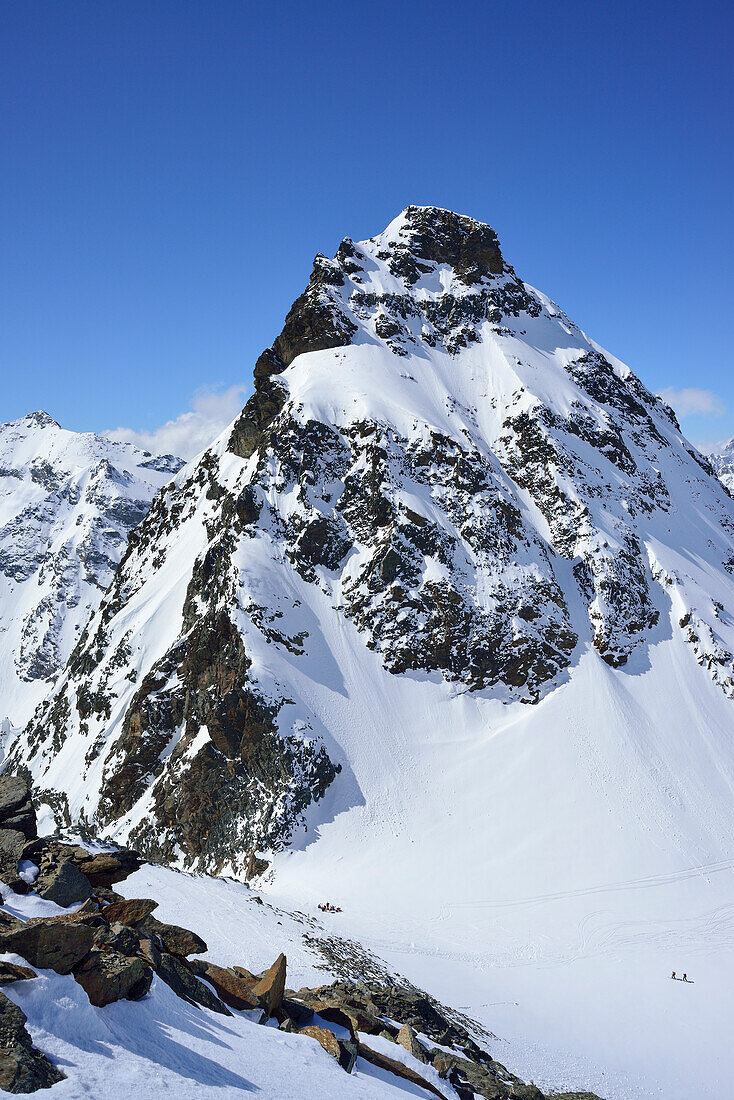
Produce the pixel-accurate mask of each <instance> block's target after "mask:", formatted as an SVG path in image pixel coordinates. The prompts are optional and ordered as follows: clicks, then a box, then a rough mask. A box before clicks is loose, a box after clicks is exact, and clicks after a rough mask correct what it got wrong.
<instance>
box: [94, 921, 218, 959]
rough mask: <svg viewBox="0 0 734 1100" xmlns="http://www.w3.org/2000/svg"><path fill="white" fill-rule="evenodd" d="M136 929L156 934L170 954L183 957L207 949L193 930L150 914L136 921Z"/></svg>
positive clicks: (201, 952)
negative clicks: (157, 918)
mask: <svg viewBox="0 0 734 1100" xmlns="http://www.w3.org/2000/svg"><path fill="white" fill-rule="evenodd" d="M105 916H107V912H105ZM137 930H138V932H141V933H142V932H146V933H148V935H154V936H157V937H158V939H159V940H160V941H161V943H162V944H163V947H164V948H165V950H166V951H168V952H170V954H171V955H181V956H182V957H183V958H185V957H186V956H187V955H203V954H204V952H205V951H206V950H207V946H206V943H205V942H204V940H203V939H202V938H201V936H197V935H196V933H195V932H189V930H188V928H181V927H180V926H179V925H178V924H164V922H163V921H160V920H156V918H155V917H152V916H150V915H149V916H147V917H145V918H144V920H142V921H140V922H139V923H138V925H137Z"/></svg>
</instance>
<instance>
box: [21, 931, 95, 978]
mask: <svg viewBox="0 0 734 1100" xmlns="http://www.w3.org/2000/svg"><path fill="white" fill-rule="evenodd" d="M93 943H94V932H93V930H92V929H91V928H90V927H89V926H88V925H86V924H82V923H81V922H80V921H74V922H68V923H67V922H62V921H59V920H54V919H53V918H48V919H43V918H42V919H40V920H37V921H35V922H31V921H28V922H27V924H24V925H23V927H22V928H18V929H16V930H15V931H12V932H0V951H14V952H15V953H16V954H17V955H21V956H22V957H23V958H24V959H27V960H28V962H29V963H30V964H31V966H35V967H40V968H41V969H44V970H55V971H56V973H57V974H71V972H72V970H73V969H74V967H75V966H78V965H79V963H80V962H81V961H82V959H84V958H86V956H87V955H88V954H89V952H90V951H91V949H92V944H93Z"/></svg>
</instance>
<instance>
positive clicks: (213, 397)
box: [103, 386, 248, 459]
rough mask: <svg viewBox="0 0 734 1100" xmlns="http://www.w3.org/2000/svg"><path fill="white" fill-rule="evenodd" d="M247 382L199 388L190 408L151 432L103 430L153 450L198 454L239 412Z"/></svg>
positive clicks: (187, 456) (185, 454)
mask: <svg viewBox="0 0 734 1100" xmlns="http://www.w3.org/2000/svg"><path fill="white" fill-rule="evenodd" d="M247 395H248V390H247V387H246V386H230V387H229V389H227V390H219V391H217V390H199V391H198V392H197V393H196V394H195V395H194V397H193V399H192V401H191V409H190V410H189V411H188V412H185V413H181V415H180V416H177V417H176V419H175V420H167V421H166V423H165V424H161V426H160V428H155V429H154V430H153V431H151V432H138V431H135V430H134V429H133V428H114V429H113V430H112V431H108V432H104V433H103V434H104V435H106V436H107V437H108V438H109V439H120V440H124V441H125V442H128V443H134V444H135V446H136V447H141V448H142V449H143V450H145V451H151V452H152V453H153V454H157V455H163V454H172V455H178V457H179V458H185V459H189V458H193V457H194V455H197V454H199V453H200V452H201V451H203V450H204V449H205V448H206V447H208V446H209V444H210V443H212V442H213V440H215V439H216V438H217V436H218V435H219V434H220V433H221V432H223V431H224V429H225V428H226V427H227V425H228V424H230V423H231V421H233V420H234V418H235V417H236V416H237V415H238V414H239V412H240V410H241V409H242V406H243V405H244V403H245V401H246V400H247Z"/></svg>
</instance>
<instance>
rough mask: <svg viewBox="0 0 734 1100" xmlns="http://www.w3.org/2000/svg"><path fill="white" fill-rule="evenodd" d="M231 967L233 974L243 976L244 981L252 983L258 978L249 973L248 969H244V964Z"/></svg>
mask: <svg viewBox="0 0 734 1100" xmlns="http://www.w3.org/2000/svg"><path fill="white" fill-rule="evenodd" d="M232 969H233V970H234V972H235V974H239V976H240V977H241V978H245V980H246V981H250V982H252V984H253V985H255V984H256V982H257V980H258V979H257V978H256V977H255V975H254V974H251V973H250V971H249V970H245V968H244V966H233V967H232Z"/></svg>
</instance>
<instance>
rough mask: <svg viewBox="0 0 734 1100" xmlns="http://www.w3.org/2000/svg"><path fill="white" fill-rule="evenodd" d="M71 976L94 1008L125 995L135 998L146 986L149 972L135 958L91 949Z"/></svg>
mask: <svg viewBox="0 0 734 1100" xmlns="http://www.w3.org/2000/svg"><path fill="white" fill-rule="evenodd" d="M74 977H75V979H76V980H77V982H78V983H79V985H80V986H81V987H82V989H83V990H84V992H85V993H86V994H87V996H88V997H89V1001H90V1003H91V1004H93V1005H96V1006H97V1007H102V1006H104V1005H108V1004H112V1003H113V1001H120V1000H122V999H123V998H125V999H126V1000H128V1001H139V1000H140V998H141V997H144V996H145V994H146V993H147V992H148V990H149V989H150V983H151V981H152V980H153V971H152V970H151V969H150V968H149V967H146V966H145V965H144V963H143V961H142V960H141V959H139V958H135V957H133V958H131V957H129V956H126V955H122V954H120V953H119V952H118V951H109V950H108V951H99V950H94V951H91V952H90V953H89V955H87V957H86V958H85V959H84V961H83V962H82V963H81V965H80V966H78V967H77V969H76V970H75V972H74Z"/></svg>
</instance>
